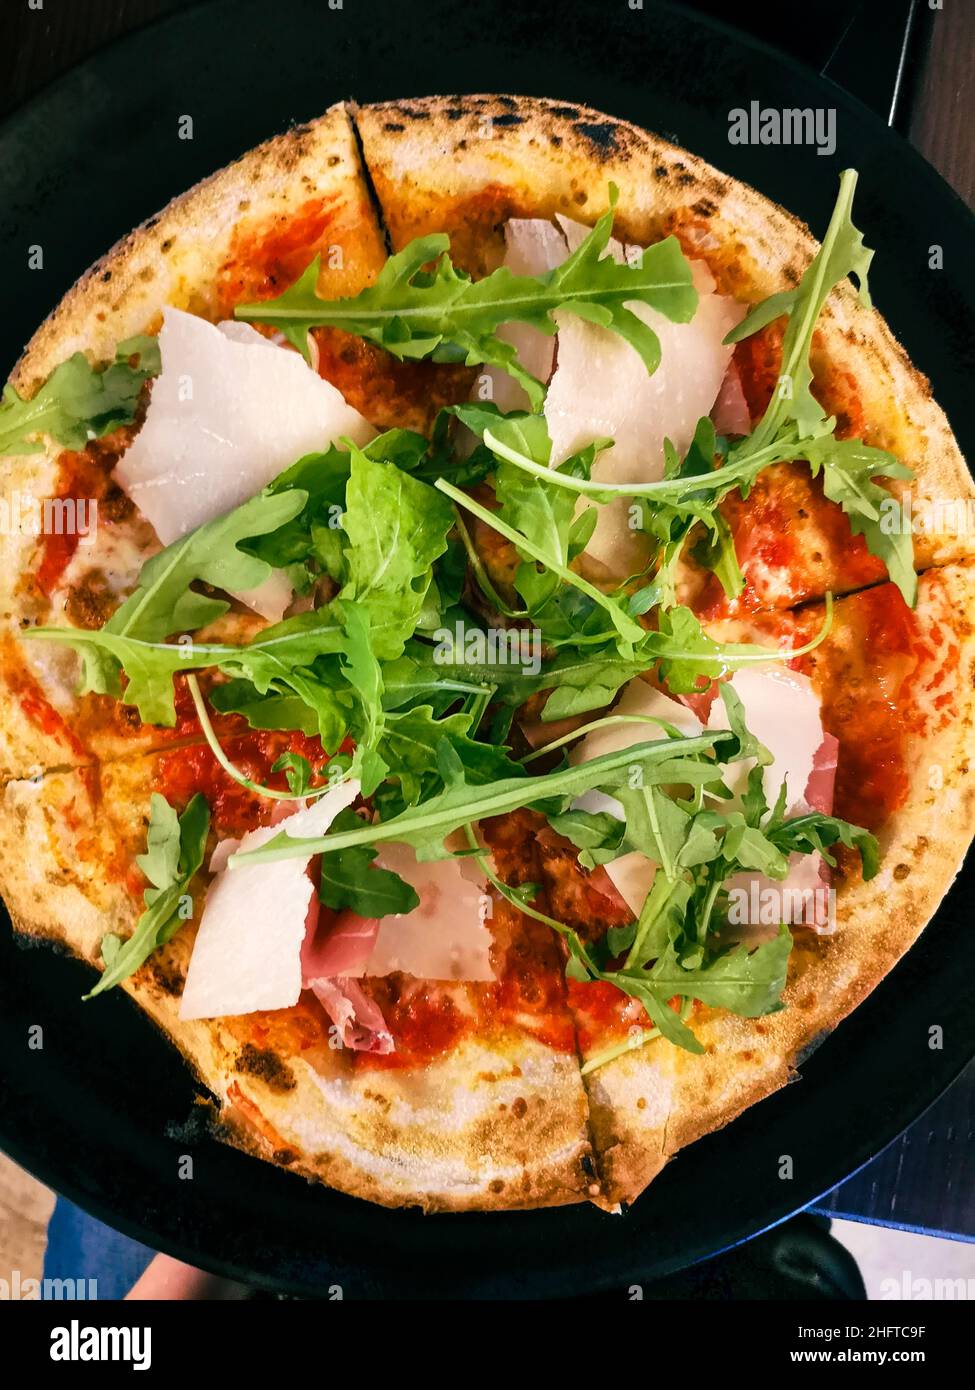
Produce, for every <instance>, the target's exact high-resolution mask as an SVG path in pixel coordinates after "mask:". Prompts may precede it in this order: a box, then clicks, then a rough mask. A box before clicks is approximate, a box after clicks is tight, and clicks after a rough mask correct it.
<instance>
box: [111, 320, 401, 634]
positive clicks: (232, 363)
mask: <svg viewBox="0 0 975 1390" xmlns="http://www.w3.org/2000/svg"><path fill="white" fill-rule="evenodd" d="M159 348H160V352H161V354H162V372H161V373H160V375H159V376H158V377H157V378H156V380H155V381H154V382H153V385H152V393H151V396H150V399H149V409H148V411H147V412H146V418H145V422H144V424H143V425H142V428H141V429H140V430H139V432H138V434H137V435H136V437H135V439H134V440H133V442H132V444H131V445H130V446H129V448H128V449H127V450H126V452H125V453H124V454H123V455H122V458H121V459H120V461H119V463H118V465H117V467H116V469H115V477H116V478H117V479H118V482H119V484H120V486H121V487H122V488H124V490H125V491H126V492H127V493H128V495H129V497H131V499H132V501H133V502H134V503H135V505H136V506H137V507H138V508H139V510H140V511H141V512H142V514H143V515H144V516H145V517H147V518H148V520H149V521H150V522H151V523H152V525H153V527H154V528H155V530H156V534H157V535H158V536H159V539H160V540H161V541H162V543H163V544H164V545H169V544H171V543H172V542H173V541H175V540H178V539H179V537H180V536H184V535H186V533H187V532H188V531H192V530H194V529H195V528H196V527H197V526H201V525H202V524H203V523H204V522H205V521H212V520H213V518H214V517H217V516H220V515H222V514H223V513H224V512H229V511H231V510H232V509H233V508H234V507H237V506H239V505H240V504H241V503H242V502H245V501H247V499H248V498H249V497H253V496H254V495H255V493H257V492H259V491H260V490H261V488H262V487H264V486H265V484H266V483H269V482H270V481H271V479H272V478H274V477H276V476H277V475H278V474H279V473H281V472H282V471H283V470H284V469H285V468H287V467H288V466H289V465H290V464H292V463H294V461H295V460H296V459H298V458H300V457H301V456H302V454H308V453H312V452H314V451H315V450H319V449H324V448H326V447H327V446H328V445H329V444H332V443H335V442H336V441H337V440H339V439H340V438H342V437H344V436H348V437H349V438H350V439H352V440H354V441H355V442H356V443H357V444H365V443H366V442H367V441H368V440H370V439H372V438H373V436H374V434H375V430H374V429H373V428H372V426H371V425H370V424H369V423H368V421H367V420H366V419H365V418H364V417H363V416H362V415H360V414H359V412H358V411H357V410H354V409H353V408H352V406H350V405H348V404H347V403H346V401H345V400H344V399H343V397H342V395H341V393H340V392H339V391H337V390H336V388H335V387H334V386H333V385H332V384H331V382H328V381H325V380H324V379H323V378H322V377H320V376H318V375H317V374H316V373H315V372H313V371H311V370H310V368H309V367H308V366H307V365H306V363H305V362H304V360H303V359H302V358H301V356H300V355H299V354H298V353H296V352H293V351H291V349H287V348H281V347H277V346H276V345H275V344H273V343H270V342H268V340H267V339H266V338H263V337H262V336H261V335H260V333H258V332H256V331H255V330H254V329H252V328H251V327H250V326H249V325H248V324H239V323H231V324H221V325H220V326H219V327H216V328H215V327H214V326H213V325H212V324H210V323H207V322H206V320H205V319H201V318H198V317H197V316H196V315H194V314H186V313H183V311H182V310H180V309H173V308H167V309H166V310H165V313H164V317H163V327H162V330H161V332H160V334H159ZM277 578H278V582H277V584H276V585H274V587H272V588H269V587H268V586H266V585H261V586H260V588H259V589H257V590H251V591H250V592H249V593H248V594H246V595H244V594H241V595H238V597H240V598H241V601H242V602H245V603H246V604H247V605H248V606H249V607H252V608H254V609H255V610H256V611H257V612H259V613H261V614H262V615H263V616H264V617H267V618H270V619H271V620H272V621H277V620H278V619H279V618H280V617H281V616H282V614H283V612H284V608H285V607H286V606H287V601H288V597H289V596H290V591H289V592H288V594H287V595H285V591H284V588H283V587H282V584H281V582H280V578H279V577H277ZM271 582H272V581H269V583H271ZM282 600H283V601H282Z"/></svg>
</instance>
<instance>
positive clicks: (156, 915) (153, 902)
mask: <svg viewBox="0 0 975 1390" xmlns="http://www.w3.org/2000/svg"><path fill="white" fill-rule="evenodd" d="M209 828H210V808H209V806H208V805H207V803H206V801H205V799H204V798H203V797H202V796H201V795H200V794H199V793H197V794H196V796H194V797H193V799H192V800H191V801H190V803H189V805H188V806H187V807H186V810H185V811H184V812H183V814H182V815H181V816H177V814H176V812H175V811H174V810H173V808H172V807H171V806H170V805H169V803H168V802H167V800H166V798H165V797H163V796H160V795H159V794H158V793H157V792H154V793H153V796H152V801H151V803H150V818H149V831H148V835H147V846H146V853H145V854H142V855H139V856H138V857H137V859H136V863H137V864H138V865H139V867H140V868H141V869H142V871H143V873H144V874H145V875H146V877H147V878H148V879H149V882H150V885H151V886H150V887H149V888H147V889H146V890H145V892H144V893H143V895H142V896H143V899H144V901H145V904H146V910H145V912H143V914H142V916H141V917H140V918H139V920H138V921H137V922H136V924H135V928H134V929H133V932H132V935H131V936H130V937H129V938H128V939H127V940H123V939H122V938H121V937H119V936H115V935H113V934H109V935H107V936H103V937H102V945H101V949H102V960H103V961H104V963H105V969H104V971H103V972H102V976H101V979H100V980H99V981H98V983H97V984H96V985H95V987H94V989H92V990H91V991H90V992H89V993H88V994H86V995H85V996H84V997H85V999H93V998H94V997H95V995H96V994H104V993H105V991H106V990H109V989H112V988H114V986H115V985H117V984H119V983H120V982H121V981H122V980H125V979H128V977H129V976H130V975H132V974H133V973H134V972H135V971H136V970H138V968H139V966H140V965H142V964H143V962H144V961H146V960H147V959H148V958H149V956H151V955H152V953H153V951H155V950H157V949H158V948H159V947H160V946H165V944H166V943H167V942H168V941H171V940H172V938H173V937H174V936H175V935H176V933H177V931H179V929H180V927H181V926H182V925H183V922H184V921H185V920H186V918H185V917H184V916H183V914H182V910H181V909H182V906H183V899H184V898H185V897H186V896H187V895H188V890H189V884H190V881H191V879H192V878H193V876H194V875H195V874H196V873H197V872H198V870H199V868H200V865H201V864H202V863H203V855H204V851H205V848H206V838H207V831H208V830H209Z"/></svg>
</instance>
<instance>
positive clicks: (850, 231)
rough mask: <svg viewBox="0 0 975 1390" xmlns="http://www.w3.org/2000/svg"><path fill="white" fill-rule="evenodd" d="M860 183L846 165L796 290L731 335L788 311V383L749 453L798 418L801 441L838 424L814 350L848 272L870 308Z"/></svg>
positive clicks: (783, 378)
mask: <svg viewBox="0 0 975 1390" xmlns="http://www.w3.org/2000/svg"><path fill="white" fill-rule="evenodd" d="M856 185H857V172H856V170H855V169H844V170H843V172H842V173H841V174H840V190H839V193H838V195H837V199H836V205H835V207H834V208H833V214H832V216H831V218H830V220H829V226H828V227H827V228H826V233H825V235H824V237H823V243H822V246H821V247H820V248H819V251H818V252H817V253H816V255H815V257H814V258H813V260H812V263H811V264H810V265H809V267H808V269H807V270H806V272H805V274H804V275H803V277H802V279H801V280H800V281H799V284H798V285H796V287H795V289H791V290H785V291H784V292H782V293H781V294H775V295H772V296H771V297H770V298H769V299H766V300H764V301H763V303H761V304H758V305H756V307H755V308H754V309H752V311H751V312H750V313H749V314H747V315H746V316H745V318H744V319H743V320H742V322H741V323H739V324H738V325H737V326H736V327H735V328H733V329H732V330H731V332H730V333H729V334H728V335H727V337H726V338H725V342H726V343H737V342H740V341H741V339H742V338H747V337H749V336H750V335H751V334H752V333H755V332H757V330H758V329H759V328H763V327H764V326H765V325H766V324H769V323H771V322H772V321H773V319H776V318H779V317H780V316H781V315H782V314H787V315H788V319H789V322H788V325H787V327H786V330H785V337H784V339H783V343H782V370H781V372H780V373H779V382H780V383H784V385H783V386H782V387H781V389H779V390H778V391H776V392H775V393H774V394H773V397H772V400H771V402H770V403H769V407H768V410H767V411H766V412H765V415H764V416H763V418H762V420H761V421H760V422H759V424H758V425H757V426H756V427H755V429H754V430H753V431H752V434H751V435H750V436H749V440H748V446H749V452H756V451H757V450H759V449H761V448H762V447H763V446H764V445H766V444H768V443H770V442H771V440H772V439H773V438H774V437H775V435H776V434H777V432H778V431H779V429H780V428H781V426H782V425H783V424H786V423H788V422H790V421H794V422H795V424H796V426H797V428H798V431H799V437H800V438H801V439H805V438H809V437H813V436H816V435H819V434H822V433H827V432H829V431H830V430H831V429H832V423H831V422H828V421H827V419H826V414H825V412H824V410H823V408H822V406H821V405H820V404H819V402H818V401H817V400H816V398H815V396H813V394H812V381H813V376H812V367H811V366H810V363H809V349H810V347H811V345H812V337H813V331H814V329H815V327H816V322H817V320H818V318H819V314H820V311H821V310H822V307H823V305H824V304H825V303H826V300H827V299H828V298H829V295H830V293H831V291H832V290H833V289H834V287H835V286H836V285H838V284H840V282H841V281H843V280H845V279H846V278H847V276H848V275H855V276H856V277H857V281H858V283H859V295H860V303H861V304H863V305H864V306H865V307H867V308H869V307H870V294H869V290H868V286H867V272H868V270H869V268H870V262H871V261H872V259H873V252H872V251H871V250H869V249H868V248H867V247H866V246H864V244H863V233H862V232H860V231H858V230H857V228H856V227H855V226H854V225H853V222H852V219H851V217H850V209H851V208H852V206H853V194H854V191H855V189H856Z"/></svg>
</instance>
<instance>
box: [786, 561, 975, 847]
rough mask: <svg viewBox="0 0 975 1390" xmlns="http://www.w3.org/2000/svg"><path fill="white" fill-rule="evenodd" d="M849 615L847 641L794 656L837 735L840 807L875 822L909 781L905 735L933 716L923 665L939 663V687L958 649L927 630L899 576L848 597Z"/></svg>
mask: <svg viewBox="0 0 975 1390" xmlns="http://www.w3.org/2000/svg"><path fill="white" fill-rule="evenodd" d="M843 623H844V632H843V634H842V635H843V639H844V640H843V641H830V639H829V638H827V640H826V642H825V643H824V644H823V646H822V647H820V648H817V649H816V650H815V651H813V652H811V653H810V654H809V655H808V656H805V657H800V658H798V659H797V660H796V661H794V662H792V663H790V664H791V665H793V666H794V667H795V668H796V669H798V670H801V671H804V672H806V673H807V674H809V675H810V676H814V677H815V678H816V683H817V687H818V689H819V691H820V693H821V696H822V700H823V705H822V714H823V726H824V728H825V729H826V730H827V731H828V732H829V733H831V734H834V735H835V736H836V738H837V739H838V740H839V744H840V748H839V761H838V766H837V770H836V785H835V791H834V802H833V809H834V811H835V813H836V814H837V815H838V816H841V817H843V818H844V819H845V820H850V821H853V822H854V823H855V824H858V825H863V826H866V827H867V829H869V830H876V829H878V828H879V827H880V826H881V825H883V823H884V821H886V820H887V819H889V817H890V816H891V815H892V814H893V813H894V812H895V811H896V810H897V809H898V807H900V806H901V805H903V803H904V801H905V799H906V797H907V794H908V791H909V789H910V779H911V772H910V769H909V768H908V765H907V757H906V753H907V740H908V739H909V737H910V736H912V735H915V734H919V733H921V732H922V731H923V730H924V728H925V726H926V723H927V720H926V717H925V715H924V712H923V711H922V710H921V709H920V708H919V707H918V704H917V700H916V698H915V696H916V693H917V683H918V681H919V680H920V679H921V677H922V671H924V670H927V671H933V674H932V676H931V679H930V682H929V685H930V686H933V687H935V688H936V687H937V686H938V685H939V684H940V683H943V682H944V681H945V680H946V678H947V673H948V671H950V669H951V668H952V667H953V666H954V667H957V663H958V659H959V653H958V651H957V649H953V648H952V647H951V646H950V645H948V644H947V643H946V644H945V650H943V651H941V650H940V643H941V639H940V637H939V636H938V634H937V633H936V632H935V633H933V634H932V635H931V636H930V637H925V636H924V635H922V634H921V632H920V631H919V628H918V624H917V620H916V618H915V615H914V614H913V613H912V611H911V609H910V608H908V606H907V604H906V603H905V602H904V600H903V598H902V597H901V594H900V592H899V590H898V589H897V588H896V587H895V586H894V585H893V584H882V585H878V586H877V587H876V588H873V589H867V590H864V592H863V593H860V594H857V595H856V596H854V597H851V598H849V599H847V600H846V601H845V604H844V614H843ZM847 624H848V625H849V629H850V630H849V632H848V633H847V632H846V630H845V629H846V626H847ZM936 651H937V652H938V653H939V654H938V655H937V658H936V660H934V658H935V656H936Z"/></svg>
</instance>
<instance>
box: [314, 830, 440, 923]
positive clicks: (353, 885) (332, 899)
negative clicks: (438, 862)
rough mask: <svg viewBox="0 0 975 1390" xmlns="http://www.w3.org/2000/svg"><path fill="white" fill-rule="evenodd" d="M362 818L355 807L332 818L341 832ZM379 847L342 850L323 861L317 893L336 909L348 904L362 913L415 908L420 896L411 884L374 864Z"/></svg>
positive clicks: (378, 914)
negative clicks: (354, 809)
mask: <svg viewBox="0 0 975 1390" xmlns="http://www.w3.org/2000/svg"><path fill="white" fill-rule="evenodd" d="M361 824H362V821H361V820H360V819H359V817H358V816H357V815H356V814H355V812H354V811H352V810H345V811H341V812H340V813H339V814H338V815H337V816H336V818H335V820H334V821H333V822H332V827H333V829H334V830H336V831H338V832H342V831H348V830H355V829H357V828H358V827H359V826H360V825H361ZM378 853H379V851H378V850H375V849H371V848H370V847H369V846H368V845H360V846H357V847H353V848H352V849H344V850H340V851H339V852H338V854H329V855H327V856H326V857H325V858H323V859H322V862H321V881H320V883H319V888H318V896H319V897H320V898H321V900H322V902H323V903H324V904H325V906H326V907H330V908H332V909H333V911H335V912H340V911H341V910H342V909H343V908H349V909H351V911H353V912H355V913H357V914H358V915H359V916H360V917H369V918H372V917H388V916H391V915H394V914H400V913H405V912H413V911H414V909H415V908H417V907H419V905H420V899H419V895H418V894H417V892H416V889H415V888H414V887H413V886H412V884H409V883H406V882H404V880H403V879H402V878H400V876H399V874H396V873H393V872H392V870H391V869H377V868H374V867H372V861H373V860H374V859H375V858H376V857H377V855H378Z"/></svg>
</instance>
